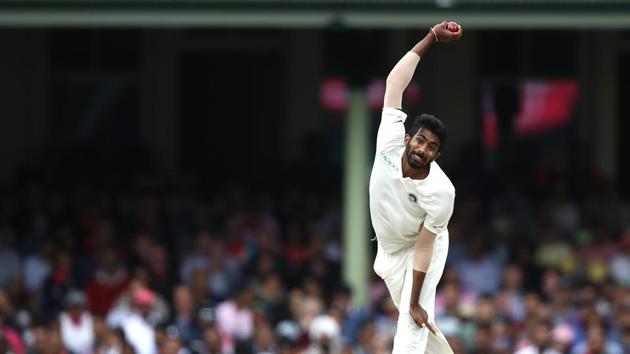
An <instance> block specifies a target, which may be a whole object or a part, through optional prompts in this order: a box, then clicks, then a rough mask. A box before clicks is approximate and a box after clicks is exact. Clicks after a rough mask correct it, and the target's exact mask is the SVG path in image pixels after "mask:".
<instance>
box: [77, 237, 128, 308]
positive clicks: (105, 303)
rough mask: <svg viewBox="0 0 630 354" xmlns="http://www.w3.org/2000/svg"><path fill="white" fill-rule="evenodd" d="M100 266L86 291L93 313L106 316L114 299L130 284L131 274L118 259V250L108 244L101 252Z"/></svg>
mask: <svg viewBox="0 0 630 354" xmlns="http://www.w3.org/2000/svg"><path fill="white" fill-rule="evenodd" d="M99 258H100V259H99V263H100V264H99V267H98V268H97V269H96V271H95V272H94V275H93V276H92V278H91V279H90V280H89V281H88V283H87V286H86V288H85V291H86V293H87V297H88V300H89V304H90V310H91V311H92V313H94V314H96V315H99V316H105V315H106V314H107V313H108V312H109V310H111V308H112V305H113V304H114V301H115V300H116V299H117V298H118V296H120V294H122V292H123V291H124V290H125V288H126V287H127V285H128V284H129V280H130V279H129V274H128V273H127V270H126V269H125V268H124V267H123V266H122V265H121V264H120V262H119V261H118V260H119V259H120V258H119V257H118V255H117V252H116V250H115V249H114V248H113V247H111V246H108V247H106V248H105V249H103V250H102V251H101V252H100V253H99Z"/></svg>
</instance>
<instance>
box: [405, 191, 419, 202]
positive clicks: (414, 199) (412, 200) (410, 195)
mask: <svg viewBox="0 0 630 354" xmlns="http://www.w3.org/2000/svg"><path fill="white" fill-rule="evenodd" d="M407 198H409V201H410V202H412V203H414V204H418V197H416V195H415V194H413V193H409V195H408V196H407Z"/></svg>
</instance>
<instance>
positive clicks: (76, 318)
mask: <svg viewBox="0 0 630 354" xmlns="http://www.w3.org/2000/svg"><path fill="white" fill-rule="evenodd" d="M65 304H66V310H65V311H63V312H62V313H61V314H60V315H59V330H60V331H61V339H62V341H63V345H64V346H65V348H66V349H68V350H70V351H71V352H72V353H74V354H91V353H92V348H93V345H94V322H93V320H92V315H91V314H90V313H89V311H87V309H86V307H87V303H86V299H85V295H84V294H83V293H82V292H80V291H76V290H73V291H70V292H68V293H67V294H66V296H65Z"/></svg>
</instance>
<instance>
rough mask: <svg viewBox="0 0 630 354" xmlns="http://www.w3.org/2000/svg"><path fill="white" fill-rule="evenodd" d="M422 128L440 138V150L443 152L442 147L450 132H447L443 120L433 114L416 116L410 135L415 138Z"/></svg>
mask: <svg viewBox="0 0 630 354" xmlns="http://www.w3.org/2000/svg"><path fill="white" fill-rule="evenodd" d="M420 128H424V129H428V130H430V131H432V132H433V133H434V134H435V135H437V136H438V138H440V150H442V147H443V146H444V143H445V142H446V136H447V135H448V132H447V131H446V124H444V123H442V121H441V120H439V119H438V118H436V117H435V116H433V115H431V114H426V113H423V114H421V115H419V116H416V118H415V119H414V120H413V123H412V124H411V128H410V129H409V132H408V134H409V135H411V136H412V137H413V136H414V135H416V133H417V132H418V130H420Z"/></svg>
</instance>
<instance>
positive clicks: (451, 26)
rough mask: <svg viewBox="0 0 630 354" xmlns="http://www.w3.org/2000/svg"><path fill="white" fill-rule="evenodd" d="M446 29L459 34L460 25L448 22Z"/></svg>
mask: <svg viewBox="0 0 630 354" xmlns="http://www.w3.org/2000/svg"><path fill="white" fill-rule="evenodd" d="M446 29H447V30H449V31H451V32H457V31H459V25H458V24H457V22H448V23H447V24H446Z"/></svg>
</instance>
